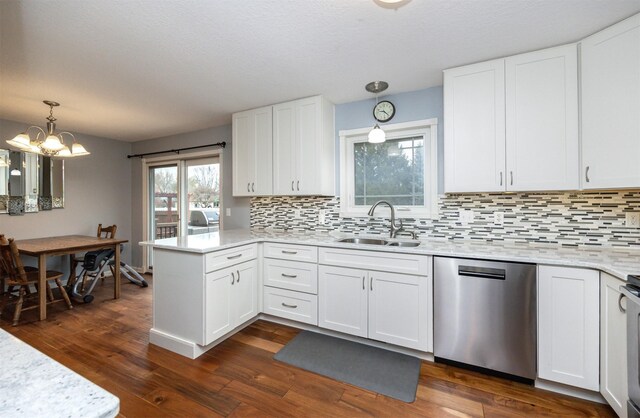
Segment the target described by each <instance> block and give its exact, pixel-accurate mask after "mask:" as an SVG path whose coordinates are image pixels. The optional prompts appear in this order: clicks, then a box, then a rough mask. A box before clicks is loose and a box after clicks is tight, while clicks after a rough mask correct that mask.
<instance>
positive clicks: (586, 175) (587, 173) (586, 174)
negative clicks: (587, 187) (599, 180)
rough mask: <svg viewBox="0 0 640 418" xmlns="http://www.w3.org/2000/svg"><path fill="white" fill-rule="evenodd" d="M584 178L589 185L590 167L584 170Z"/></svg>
mask: <svg viewBox="0 0 640 418" xmlns="http://www.w3.org/2000/svg"><path fill="white" fill-rule="evenodd" d="M584 178H585V180H587V183H589V181H591V180H589V166H587V168H586V169H585V170H584Z"/></svg>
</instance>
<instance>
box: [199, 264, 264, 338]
mask: <svg viewBox="0 0 640 418" xmlns="http://www.w3.org/2000/svg"><path fill="white" fill-rule="evenodd" d="M257 272H258V269H257V261H256V260H251V261H247V262H244V263H241V264H237V265H235V266H231V267H227V268H225V269H222V270H218V271H214V272H212V273H208V274H207V275H206V276H205V301H206V302H205V320H204V322H205V344H210V343H212V342H213V341H215V340H216V339H218V338H220V337H221V336H223V335H224V334H226V333H227V332H229V331H231V330H232V329H234V328H235V327H237V326H238V325H241V324H242V323H244V322H246V321H248V320H250V319H251V318H253V317H255V316H256V315H258V296H257V291H258V288H257Z"/></svg>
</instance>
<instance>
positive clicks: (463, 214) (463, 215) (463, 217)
mask: <svg viewBox="0 0 640 418" xmlns="http://www.w3.org/2000/svg"><path fill="white" fill-rule="evenodd" d="M475 217H476V216H475V213H474V212H473V211H472V210H461V211H460V212H458V218H459V220H460V222H462V223H463V224H468V223H469V222H473V220H474V219H475Z"/></svg>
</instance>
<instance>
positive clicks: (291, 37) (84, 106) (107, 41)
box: [0, 0, 640, 141]
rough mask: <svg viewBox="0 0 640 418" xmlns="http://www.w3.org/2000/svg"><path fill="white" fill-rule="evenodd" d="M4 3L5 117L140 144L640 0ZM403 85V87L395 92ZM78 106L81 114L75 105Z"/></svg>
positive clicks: (545, 42)
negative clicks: (48, 118)
mask: <svg viewBox="0 0 640 418" xmlns="http://www.w3.org/2000/svg"><path fill="white" fill-rule="evenodd" d="M81 5H82V7H79V3H78V1H77V0H56V1H37V0H4V1H2V0H0V40H1V42H0V119H6V120H12V121H17V122H24V123H29V122H32V121H34V120H38V119H37V118H39V117H40V113H41V109H39V105H38V103H39V102H40V101H41V100H42V98H43V95H44V96H46V97H55V98H57V100H58V101H59V102H61V103H63V104H64V107H63V108H59V109H56V116H57V117H58V118H59V119H60V120H64V122H65V129H66V130H69V131H71V132H74V133H75V132H82V133H84V134H90V135H96V136H100V137H107V138H114V139H119V140H125V141H139V140H144V139H150V138H157V137H161V136H169V135H174V134H178V133H183V132H192V131H196V130H200V129H205V128H209V127H212V126H220V125H226V124H230V123H231V114H232V113H233V112H238V111H241V110H246V109H252V108H256V107H260V106H266V105H271V104H274V103H280V102H286V101H288V100H293V99H297V98H301V97H309V96H313V95H315V94H322V95H324V96H325V97H326V98H327V99H329V100H330V101H332V102H333V103H336V104H341V103H347V102H353V101H358V100H365V99H369V98H370V94H369V93H367V92H366V91H364V90H363V89H362V86H363V85H365V84H366V83H367V82H369V81H371V80H393V86H392V88H391V89H389V90H388V91H387V92H388V93H391V94H395V93H400V92H407V91H414V90H419V89H424V88H427V87H433V86H441V85H442V70H443V69H445V68H451V67H457V66H460V65H464V64H470V63H473V62H479V61H484V60H488V59H493V58H498V57H504V56H508V55H513V54H517V53H521V52H527V51H533V50H537V49H542V48H547V47H551V46H555V45H561V44H566V43H569V42H576V41H579V40H580V39H582V38H584V37H585V36H587V35H590V34H592V33H594V32H597V31H598V30H601V29H603V28H605V27H607V26H609V25H611V24H613V23H616V22H618V21H620V20H622V19H624V18H626V17H628V16H631V15H632V14H634V13H637V12H640V1H638V0H616V1H603V0H562V1H558V0H513V1H505V0H428V1H427V0H413V1H410V2H408V3H406V4H404V5H403V6H402V7H398V8H384V7H380V6H378V5H376V4H375V3H373V1H372V0H349V1H345V0H304V1H295V0H287V1H282V0H244V1H237V0H215V1H211V0H181V1H148V0H86V1H83V2H82V3H81ZM391 90H393V91H391ZM70 104H72V105H70Z"/></svg>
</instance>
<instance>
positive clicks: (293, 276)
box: [282, 273, 298, 279]
mask: <svg viewBox="0 0 640 418" xmlns="http://www.w3.org/2000/svg"><path fill="white" fill-rule="evenodd" d="M282 277H288V278H290V279H295V278H296V277H298V276H297V275H295V274H285V273H282Z"/></svg>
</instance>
